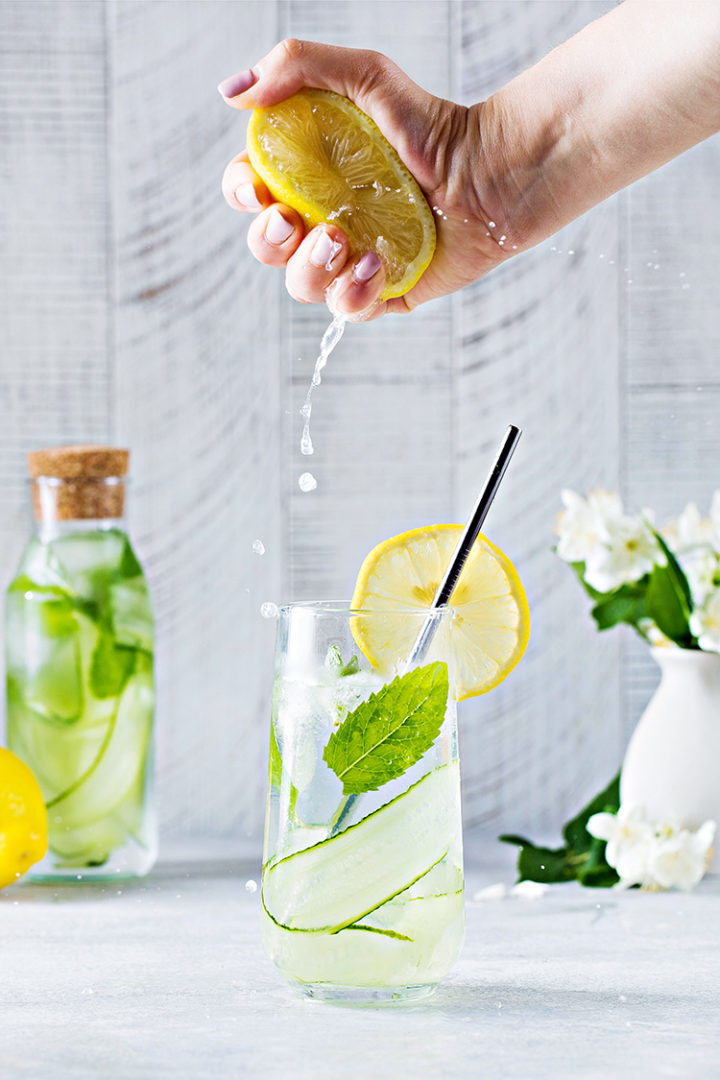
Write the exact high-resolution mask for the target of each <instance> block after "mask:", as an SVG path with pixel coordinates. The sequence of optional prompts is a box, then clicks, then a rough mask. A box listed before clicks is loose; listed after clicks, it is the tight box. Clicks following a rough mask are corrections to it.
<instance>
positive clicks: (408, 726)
mask: <svg viewBox="0 0 720 1080" xmlns="http://www.w3.org/2000/svg"><path fill="white" fill-rule="evenodd" d="M448 693H449V682H448V670H447V664H445V663H442V662H440V661H437V662H435V663H433V664H427V665H425V666H424V667H420V668H415V669H414V670H412V671H409V672H408V673H407V674H406V675H399V676H398V677H397V678H395V679H393V680H392V682H390V683H387V685H385V686H383V687H381V689H380V690H378V691H377V693H375V694H371V695H370V697H369V698H368V699H367V701H363V702H362V703H361V704H360V705H358V707H357V708H356V709H354V710H353V711H352V712H351V713H349V714H348V715H347V716H346V717H345V719H344V720H343V722H342V723H341V724H340V726H339V727H338V728H337V730H336V731H334V732H333V734H332V735H331V736H330V738H329V740H328V744H327V746H326V747H325V750H324V753H323V760H324V761H325V763H326V764H327V765H328V766H329V767H330V768H331V769H332V771H333V772H334V773H335V775H336V776H337V777H338V779H339V780H341V781H342V785H343V794H345V795H360V794H362V793H363V792H365V791H376V790H377V789H378V788H380V787H382V786H383V784H387V783H388V781H390V780H396V779H397V778H398V777H399V776H402V775H403V773H404V772H406V771H407V770H408V769H409V768H410V767H411V766H412V765H414V764H415V763H416V762H418V761H419V760H420V758H421V757H422V756H423V754H424V753H425V752H426V750H429V749H430V747H431V746H432V744H433V743H434V742H435V739H436V738H437V736H438V734H439V732H440V728H441V727H442V723H443V720H444V718H445V709H446V707H447V700H448Z"/></svg>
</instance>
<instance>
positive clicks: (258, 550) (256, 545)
mask: <svg viewBox="0 0 720 1080" xmlns="http://www.w3.org/2000/svg"><path fill="white" fill-rule="evenodd" d="M252 549H253V551H254V552H255V554H256V555H264V554H265V545H264V544H263V542H262V540H253V545H252Z"/></svg>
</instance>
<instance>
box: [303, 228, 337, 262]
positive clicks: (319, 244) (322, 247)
mask: <svg viewBox="0 0 720 1080" xmlns="http://www.w3.org/2000/svg"><path fill="white" fill-rule="evenodd" d="M341 251H342V244H338V242H337V240H333V238H332V236H330V234H329V233H326V232H325V231H324V230H323V231H322V232H321V233H320V236H318V238H317V240H316V241H315V246H314V247H313V249H312V251H311V252H310V262H311V263H312V265H313V266H318V267H323V268H324V269H325V270H331V269H332V264H333V260H334V259H335V256H336V255H338V254H339V253H340V252H341Z"/></svg>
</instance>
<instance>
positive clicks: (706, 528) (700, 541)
mask: <svg viewBox="0 0 720 1080" xmlns="http://www.w3.org/2000/svg"><path fill="white" fill-rule="evenodd" d="M718 512H720V503H719V504H718ZM713 532H714V525H713V521H712V519H711V518H709V517H706V518H704V517H702V515H701V513H700V511H699V510H698V508H697V504H696V503H694V502H691V503H688V504H687V506H686V507H685V509H684V510H683V511H682V512H681V513H680V514H678V516H677V517H676V518H673V519H672V521H669V522H668V524H667V525H666V526H665V528H664V529H663V530H662V535H663V537H664V538H665V539H666V540H667V541H668V543H669V545H670V546H671V547H672V549H673V550H674V551H675V552H676V553H678V554H679V553H681V552H683V551H688V550H690V549H691V548H695V547H697V546H698V545H701V546H705V545H710V544H711V543H712V540H713Z"/></svg>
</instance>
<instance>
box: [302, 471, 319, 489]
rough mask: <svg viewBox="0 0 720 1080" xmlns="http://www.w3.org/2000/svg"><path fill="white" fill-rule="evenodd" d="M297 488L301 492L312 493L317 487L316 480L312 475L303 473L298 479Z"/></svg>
mask: <svg viewBox="0 0 720 1080" xmlns="http://www.w3.org/2000/svg"><path fill="white" fill-rule="evenodd" d="M298 487H299V488H300V490H301V491H314V490H315V488H316V487H317V480H316V479H315V477H314V476H313V474H312V473H309V472H304V473H303V474H302V476H299V477H298Z"/></svg>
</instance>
